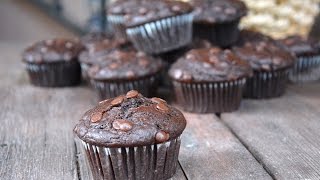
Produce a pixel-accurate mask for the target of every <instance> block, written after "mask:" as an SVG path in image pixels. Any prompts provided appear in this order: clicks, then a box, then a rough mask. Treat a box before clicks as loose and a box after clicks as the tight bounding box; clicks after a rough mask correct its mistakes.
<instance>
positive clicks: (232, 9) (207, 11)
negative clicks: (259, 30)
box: [191, 0, 247, 47]
mask: <svg viewBox="0 0 320 180" xmlns="http://www.w3.org/2000/svg"><path fill="white" fill-rule="evenodd" d="M191 4H192V5H193V6H194V8H195V17H194V21H193V34H194V37H198V38H199V37H200V38H204V39H209V40H210V41H211V42H212V43H213V44H215V45H217V46H221V47H228V46H230V45H232V44H233V43H235V42H236V41H237V39H238V36H239V29H238V24H239V21H240V19H241V17H243V16H245V15H246V13H247V8H246V6H245V4H244V3H243V2H242V1H239V0H214V1H212V0H192V1H191Z"/></svg>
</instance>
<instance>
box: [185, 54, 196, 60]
mask: <svg viewBox="0 0 320 180" xmlns="http://www.w3.org/2000/svg"><path fill="white" fill-rule="evenodd" d="M186 58H187V59H194V58H195V56H194V55H193V54H187V56H186Z"/></svg>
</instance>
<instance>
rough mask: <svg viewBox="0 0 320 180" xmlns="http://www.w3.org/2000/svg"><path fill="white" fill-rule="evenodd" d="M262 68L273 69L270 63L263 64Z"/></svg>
mask: <svg viewBox="0 0 320 180" xmlns="http://www.w3.org/2000/svg"><path fill="white" fill-rule="evenodd" d="M261 68H262V69H264V70H270V69H271V67H270V65H269V64H262V65H261Z"/></svg>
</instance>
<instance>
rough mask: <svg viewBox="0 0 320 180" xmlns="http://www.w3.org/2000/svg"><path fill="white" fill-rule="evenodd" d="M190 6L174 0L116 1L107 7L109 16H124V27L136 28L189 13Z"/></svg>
mask: <svg viewBox="0 0 320 180" xmlns="http://www.w3.org/2000/svg"><path fill="white" fill-rule="evenodd" d="M192 10H193V8H192V6H191V5H190V4H188V3H186V2H181V1H174V0H152V1H150V0H130V1H116V2H115V3H113V4H111V5H110V6H109V10H108V13H109V14H111V15H121V16H124V20H125V25H127V26H128V27H133V26H138V25H141V24H144V23H148V22H151V21H155V20H158V19H162V18H167V17H172V16H176V15H181V14H185V13H189V12H191V11H192Z"/></svg>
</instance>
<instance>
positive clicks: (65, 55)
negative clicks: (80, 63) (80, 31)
mask: <svg viewBox="0 0 320 180" xmlns="http://www.w3.org/2000/svg"><path fill="white" fill-rule="evenodd" d="M63 58H64V59H65V60H71V59H72V55H71V53H70V52H66V53H64V54H63Z"/></svg>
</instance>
